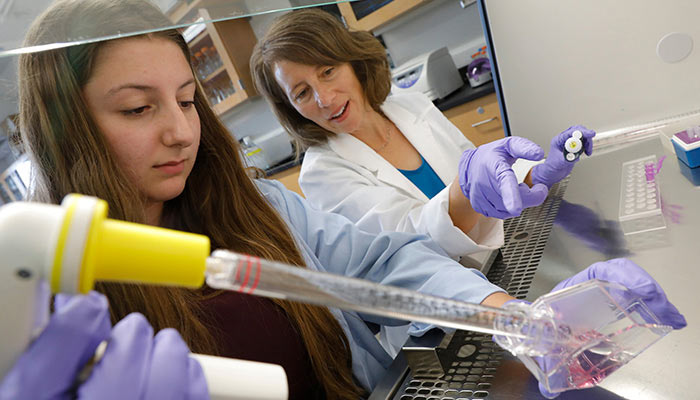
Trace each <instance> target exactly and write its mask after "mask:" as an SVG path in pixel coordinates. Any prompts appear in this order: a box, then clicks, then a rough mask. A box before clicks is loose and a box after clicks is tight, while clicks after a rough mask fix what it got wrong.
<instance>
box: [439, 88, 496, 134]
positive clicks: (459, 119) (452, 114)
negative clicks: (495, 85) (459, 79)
mask: <svg viewBox="0 0 700 400" xmlns="http://www.w3.org/2000/svg"><path fill="white" fill-rule="evenodd" d="M443 114H445V116H446V117H447V119H449V120H450V122H452V123H453V124H454V125H455V126H456V127H457V128H459V130H460V131H462V133H463V134H464V136H466V137H467V139H469V140H470V141H471V142H472V143H474V146H480V145H482V144H484V143H488V142H492V141H494V140H498V139H501V138H503V137H504V131H503V123H502V121H501V112H500V110H499V108H498V99H497V97H496V94H495V93H491V94H489V95H486V96H483V97H480V98H478V99H476V100H472V101H469V102H467V103H464V104H461V105H458V106H456V107H452V108H450V109H448V110H445V111H444V112H443Z"/></svg>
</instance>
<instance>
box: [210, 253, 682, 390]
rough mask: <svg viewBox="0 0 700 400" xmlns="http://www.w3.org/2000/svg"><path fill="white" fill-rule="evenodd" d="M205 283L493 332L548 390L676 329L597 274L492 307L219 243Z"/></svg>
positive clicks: (577, 385) (583, 378)
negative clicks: (240, 251) (526, 300)
mask: <svg viewBox="0 0 700 400" xmlns="http://www.w3.org/2000/svg"><path fill="white" fill-rule="evenodd" d="M207 284H208V285H209V286H211V287H213V288H218V289H226V290H236V291H239V292H242V293H248V294H255V295H262V296H266V297H273V298H281V299H288V300H292V301H300V302H305V303H311V304H317V305H325V306H330V307H338V308H342V309H350V310H355V311H358V312H361V313H368V314H375V315H380V316H388V317H393V318H398V319H404V320H410V321H418V322H425V323H431V324H436V325H441V326H445V327H452V328H457V329H464V330H470V331H475V332H482V333H489V334H495V337H494V339H495V340H496V342H497V343H498V344H499V345H500V346H501V347H503V348H504V349H506V350H508V351H510V352H511V353H513V354H514V355H517V356H518V357H519V358H520V359H521V360H522V361H523V363H525V365H526V366H527V367H528V369H529V370H530V371H531V372H532V373H533V374H534V375H535V376H536V377H537V378H538V380H539V381H540V382H541V383H542V384H544V385H545V387H546V388H547V390H548V391H550V392H562V391H565V390H569V389H581V388H587V387H591V386H593V385H595V384H597V383H598V382H600V381H601V380H602V379H604V378H605V377H606V376H608V375H609V374H611V373H612V372H614V371H615V370H616V369H618V368H619V367H621V366H622V365H624V364H626V363H627V362H629V361H630V360H631V359H632V358H634V357H636V356H637V355H638V354H640V353H641V352H642V351H643V350H644V349H646V348H647V347H649V346H651V345H652V344H653V343H655V342H656V341H657V340H659V339H661V338H662V337H663V336H665V335H666V334H667V333H668V332H670V331H671V330H672V329H673V328H672V327H670V326H665V325H662V324H661V323H660V322H659V320H658V318H657V317H656V316H655V315H654V313H653V312H652V311H651V310H650V309H649V308H648V307H647V306H646V304H644V302H643V301H642V300H640V299H639V298H637V297H636V296H634V295H631V293H630V292H629V291H628V290H627V289H626V288H625V287H623V286H621V285H619V284H617V283H611V282H604V281H599V280H596V279H593V280H590V281H586V282H583V283H580V284H578V285H574V286H571V287H570V288H566V289H563V290H560V291H557V292H553V293H550V294H548V295H545V296H542V297H540V298H539V299H537V300H536V301H535V302H534V303H533V304H532V305H531V306H530V305H526V304H524V303H522V302H510V303H508V304H506V305H505V306H504V307H502V308H493V307H487V306H482V305H478V304H471V303H465V302H461V301H457V300H451V299H444V298H440V297H436V296H431V295H426V294H422V293H418V292H415V291H412V290H407V289H403V288H397V287H392V286H385V285H379V284H376V283H372V282H368V281H364V280H360V279H355V278H349V277H344V276H337V275H332V274H327V273H321V272H317V271H312V270H309V269H305V268H298V267H292V266H289V265H284V264H281V263H277V262H272V261H267V260H261V259H259V258H257V257H252V256H246V255H241V254H236V253H232V252H229V251H226V250H217V251H215V252H214V253H213V254H212V256H211V257H210V258H209V259H208V260H207ZM584 304H585V307H582V305H584Z"/></svg>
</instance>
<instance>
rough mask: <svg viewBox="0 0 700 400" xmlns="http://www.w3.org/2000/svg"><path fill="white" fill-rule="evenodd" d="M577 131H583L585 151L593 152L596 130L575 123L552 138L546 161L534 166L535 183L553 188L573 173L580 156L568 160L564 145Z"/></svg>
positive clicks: (582, 139) (589, 153) (533, 176)
mask: <svg viewBox="0 0 700 400" xmlns="http://www.w3.org/2000/svg"><path fill="white" fill-rule="evenodd" d="M576 131H579V132H581V142H582V145H583V151H584V152H585V153H586V155H588V156H590V155H591V154H593V137H594V136H595V131H592V130H590V129H587V128H586V127H584V126H582V125H574V126H572V127H570V128H569V129H567V130H565V131H564V132H562V133H560V134H558V135H557V136H555V137H554V138H553V139H552V142H551V145H550V147H549V154H548V155H547V159H546V160H545V161H544V163H542V164H538V165H535V167H534V168H532V172H531V177H532V183H533V184H538V183H543V184H545V185H547V187H549V188H551V187H552V185H554V184H555V183H557V182H559V181H560V180H562V179H564V178H565V177H566V176H567V175H569V174H570V173H571V171H572V170H573V169H574V164H576V162H577V161H578V158H577V159H574V160H573V161H567V160H566V158H565V155H564V145H565V144H566V141H567V140H568V139H569V138H570V137H571V136H572V135H573V134H574V132H576Z"/></svg>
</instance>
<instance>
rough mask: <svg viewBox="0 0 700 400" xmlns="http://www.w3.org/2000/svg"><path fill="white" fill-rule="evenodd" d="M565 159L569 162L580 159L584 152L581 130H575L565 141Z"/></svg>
mask: <svg viewBox="0 0 700 400" xmlns="http://www.w3.org/2000/svg"><path fill="white" fill-rule="evenodd" d="M562 152H563V153H564V159H565V160H566V161H569V162H574V161H576V160H578V158H579V157H580V156H581V152H583V134H582V133H581V131H579V130H575V131H574V132H573V133H572V134H571V137H570V138H568V139H566V142H564V149H563V150H562Z"/></svg>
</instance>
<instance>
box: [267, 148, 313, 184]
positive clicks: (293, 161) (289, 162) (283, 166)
mask: <svg viewBox="0 0 700 400" xmlns="http://www.w3.org/2000/svg"><path fill="white" fill-rule="evenodd" d="M302 161H304V153H301V155H300V156H299V158H297V157H296V155H292V156H290V157H287V158H285V159H284V160H282V161H280V162H278V163H277V164H275V165H273V166H272V167H270V168H268V169H266V170H265V176H266V177H268V178H269V177H270V176H272V175H275V174H279V173H280V172H282V171H286V170H288V169H290V168H293V167H296V166H297V165H301V162H302Z"/></svg>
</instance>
